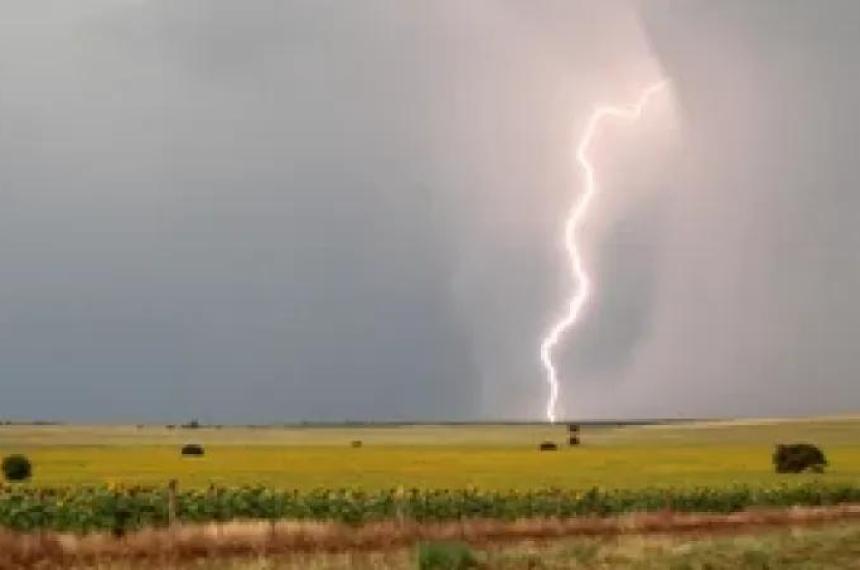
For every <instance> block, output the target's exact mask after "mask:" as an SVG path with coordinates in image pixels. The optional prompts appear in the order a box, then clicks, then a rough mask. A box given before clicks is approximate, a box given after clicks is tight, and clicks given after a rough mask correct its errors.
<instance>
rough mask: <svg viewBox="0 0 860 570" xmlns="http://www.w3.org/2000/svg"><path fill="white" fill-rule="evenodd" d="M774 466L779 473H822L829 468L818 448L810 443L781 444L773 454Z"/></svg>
mask: <svg viewBox="0 0 860 570" xmlns="http://www.w3.org/2000/svg"><path fill="white" fill-rule="evenodd" d="M773 466H774V468H775V469H776V472H777V473H802V472H804V471H813V472H815V473H821V472H822V471H824V468H825V467H826V466H827V459H826V458H825V457H824V453H823V452H822V451H821V450H820V449H819V448H818V447H816V446H814V445H812V444H810V443H792V444H782V443H780V444H777V446H776V450H775V451H774V453H773Z"/></svg>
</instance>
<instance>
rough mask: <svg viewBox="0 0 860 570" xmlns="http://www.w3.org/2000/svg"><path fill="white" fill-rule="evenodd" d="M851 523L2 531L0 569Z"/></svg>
mask: <svg viewBox="0 0 860 570" xmlns="http://www.w3.org/2000/svg"><path fill="white" fill-rule="evenodd" d="M849 519H856V520H860V504H846V505H837V506H829V507H794V508H790V509H779V510H776V509H775V510H763V509H758V510H750V511H743V512H738V513H732V514H711V513H701V514H691V513H673V512H659V513H637V514H630V515H624V516H618V517H607V518H597V517H579V518H570V519H522V520H515V521H502V520H464V521H456V522H441V523H417V522H412V521H385V522H375V523H368V524H364V525H360V526H348V525H344V524H339V523H328V522H308V521H280V522H259V521H247V522H231V523H223V524H204V525H186V526H181V527H178V528H175V529H147V530H140V531H136V532H133V533H130V534H129V535H127V536H125V537H122V538H115V537H113V536H111V535H109V534H104V533H98V534H89V535H82V536H81V535H73V534H61V533H52V532H39V533H30V534H24V533H15V532H9V531H0V569H2V570H7V569H13V568H15V569H27V568H40V569H50V568H73V567H75V566H86V565H92V564H96V563H99V562H101V563H104V562H108V561H117V560H125V561H139V562H152V563H153V564H154V565H155V566H156V567H165V566H167V565H173V564H177V563H181V562H186V561H192V560H198V559H206V558H225V557H245V556H249V557H257V556H267V555H288V554H292V553H304V552H344V551H375V550H386V549H392V548H402V547H405V546H409V545H412V544H415V543H417V542H421V541H434V540H462V541H465V542H469V543H471V544H475V545H480V544H486V543H490V542H497V541H516V540H524V539H552V538H559V537H574V536H612V535H621V534H648V533H714V532H732V531H746V530H751V529H754V528H765V527H773V526H794V525H810V524H817V523H825V522H833V521H844V520H849Z"/></svg>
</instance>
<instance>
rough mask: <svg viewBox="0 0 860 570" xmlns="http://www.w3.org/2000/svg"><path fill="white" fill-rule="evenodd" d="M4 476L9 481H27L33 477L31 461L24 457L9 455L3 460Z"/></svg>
mask: <svg viewBox="0 0 860 570" xmlns="http://www.w3.org/2000/svg"><path fill="white" fill-rule="evenodd" d="M2 467H3V476H4V477H5V478H6V480H7V481H26V480H27V479H29V478H30V477H31V476H32V475H33V466H32V465H31V464H30V460H29V459H27V458H26V457H25V456H23V455H8V456H6V457H4V458H3V466H2Z"/></svg>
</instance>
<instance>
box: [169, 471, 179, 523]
mask: <svg viewBox="0 0 860 570" xmlns="http://www.w3.org/2000/svg"><path fill="white" fill-rule="evenodd" d="M178 485H179V483H178V482H177V481H176V479H171V480H170V482H169V483H167V526H169V527H171V528H172V527H174V526H176V488H177V486H178Z"/></svg>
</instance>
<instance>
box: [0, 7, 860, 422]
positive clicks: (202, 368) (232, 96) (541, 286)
mask: <svg viewBox="0 0 860 570" xmlns="http://www.w3.org/2000/svg"><path fill="white" fill-rule="evenodd" d="M857 29H860V4H858V3H857V2H855V1H853V0H844V1H837V0H829V1H827V2H817V3H815V2H806V1H800V0H795V1H789V0H771V1H765V0H759V1H757V2H748V1H747V0H732V1H728V0H726V1H722V2H711V1H708V0H688V1H686V2H674V1H672V0H653V1H640V2H636V1H605V2H593V1H581V2H570V1H568V0H543V1H540V2H523V1H514V0H505V1H502V0H499V1H489V0H474V1H470V2H462V1H460V0H440V1H435V2H421V3H419V2H402V1H399V0H385V1H383V0H368V1H365V2H346V1H343V0H341V1H333V0H303V1H285V0H249V1H247V2H235V1H233V0H183V1H182V2H177V1H175V0H138V1H135V0H77V1H75V2H68V1H67V0H0V272H1V273H0V277H2V279H0V363H2V368H0V416H7V417H16V418H31V417H39V418H59V419H78V420H84V419H96V420H123V419H130V420H146V419H151V420H181V419H187V418H190V417H199V418H201V419H203V420H205V421H225V422H227V421H276V420H300V419H314V420H337V419H371V418H379V419H489V418H521V419H526V418H541V417H542V410H543V405H544V399H545V398H546V389H545V385H544V383H543V377H542V371H541V368H540V365H539V360H538V353H537V349H538V344H539V341H540V336H541V334H542V332H543V331H544V330H545V329H546V328H547V327H548V326H549V324H550V323H551V322H552V320H553V318H554V317H555V316H556V315H557V314H558V313H559V312H560V310H561V308H562V306H563V304H564V302H565V298H566V296H567V295H569V293H570V292H571V290H572V287H573V284H572V283H571V281H570V276H569V274H568V266H567V265H566V259H565V257H564V254H563V251H562V249H561V241H560V240H561V237H560V235H561V230H562V224H563V221H564V216H565V215H566V213H567V209H568V208H569V207H570V205H571V203H572V200H573V199H574V198H575V196H576V192H577V191H578V189H579V188H580V186H579V184H580V173H579V172H578V171H577V170H576V169H575V167H574V164H573V161H572V152H573V145H574V143H575V139H576V136H577V134H578V133H579V132H580V130H581V129H582V127H583V126H584V123H585V120H586V119H587V117H588V114H589V112H590V111H591V109H592V108H593V106H594V105H595V104H596V103H598V102H611V103H621V104H623V103H627V102H629V101H632V100H633V99H635V97H636V95H637V93H638V90H639V89H641V88H642V86H644V85H646V84H647V83H649V82H651V81H653V80H655V79H657V78H660V77H663V76H667V77H670V78H671V81H672V88H671V93H669V94H667V95H666V96H665V97H663V98H662V100H660V101H655V103H654V105H653V108H652V109H649V111H648V113H646V116H645V117H644V118H643V120H642V121H641V122H640V123H638V124H636V125H613V126H611V127H609V128H607V129H606V130H605V132H603V133H602V136H601V137H600V138H599V140H598V141H597V142H596V143H595V147H594V149H593V159H594V161H595V163H596V164H597V166H598V169H599V173H600V174H599V175H600V180H601V194H600V195H599V196H598V198H597V200H596V202H595V206H594V210H593V213H592V215H591V217H590V219H589V223H588V224H587V225H586V226H585V227H584V229H583V236H582V242H583V246H584V248H585V251H586V255H587V257H586V261H587V263H588V267H589V270H590V271H591V273H592V275H593V277H594V280H595V284H596V292H595V296H594V297H593V299H592V301H591V302H590V304H589V305H588V307H587V309H586V311H585V313H584V315H583V316H584V319H583V321H582V322H581V323H580V326H578V327H577V329H576V330H575V331H573V332H572V333H571V334H570V335H569V336H568V337H566V340H565V343H564V346H563V348H561V349H560V350H559V351H558V363H559V367H560V371H561V377H562V382H563V384H562V398H561V402H560V414H561V415H562V416H576V417H631V416H636V417H647V416H700V415H707V416H727V415H770V414H800V413H821V412H842V411H850V410H855V411H856V410H857V409H858V408H860V384H858V381H860V365H858V364H857V359H856V358H855V352H856V348H855V346H856V338H857V332H858V330H860V329H858V327H860V304H858V303H857V302H856V301H855V299H854V295H855V294H856V292H857V291H860V264H858V263H857V261H856V260H857V251H858V248H860V219H858V218H860V194H858V190H857V185H856V179H857V174H858V171H860V162H858V161H857V159H856V155H857V148H858V146H860V111H858V108H857V104H856V101H858V100H860V69H858V68H860V36H858V34H857V33H856V30H857Z"/></svg>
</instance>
